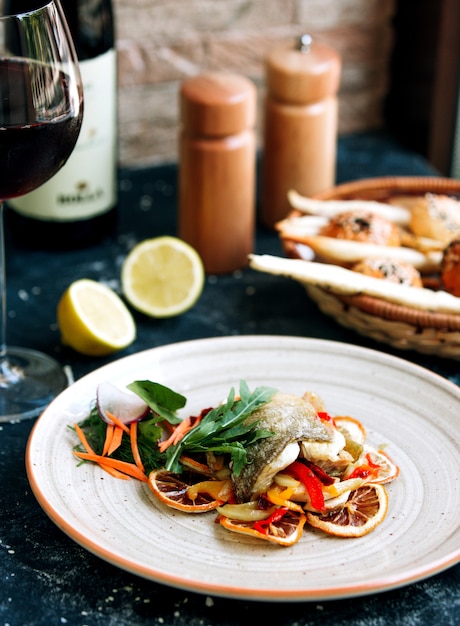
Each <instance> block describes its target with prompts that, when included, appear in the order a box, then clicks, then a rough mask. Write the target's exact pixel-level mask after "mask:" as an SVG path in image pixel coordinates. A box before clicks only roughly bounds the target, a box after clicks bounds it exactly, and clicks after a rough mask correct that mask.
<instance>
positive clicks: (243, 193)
mask: <svg viewBox="0 0 460 626" xmlns="http://www.w3.org/2000/svg"><path fill="white" fill-rule="evenodd" d="M180 108H181V123H182V127H181V132H180V145H179V216H178V221H179V236H180V237H181V238H182V239H184V240H185V241H187V242H188V243H189V244H191V245H192V246H193V247H194V248H195V249H196V250H197V251H198V253H199V254H200V256H201V258H202V260H203V264H204V267H205V270H206V272H207V273H215V274H221V273H227V272H231V271H233V270H236V269H240V268H242V267H244V266H246V265H247V263H248V254H249V253H250V252H252V249H253V241H254V222H255V170H256V139H255V131H254V125H255V119H256V89H255V85H254V84H253V83H252V82H251V81H250V80H248V79H247V78H245V77H243V76H239V75H236V74H228V73H223V72H210V73H206V74H202V75H200V76H197V77H195V78H191V79H189V80H187V81H185V82H184V83H183V84H182V85H181V89H180Z"/></svg>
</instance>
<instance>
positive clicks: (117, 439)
mask: <svg viewBox="0 0 460 626" xmlns="http://www.w3.org/2000/svg"><path fill="white" fill-rule="evenodd" d="M123 432H124V431H123V429H122V428H120V427H119V426H114V428H113V436H112V441H111V442H110V446H109V449H108V450H107V455H108V456H110V455H111V454H113V453H114V452H115V450H118V448H119V447H120V446H121V440H122V439H123Z"/></svg>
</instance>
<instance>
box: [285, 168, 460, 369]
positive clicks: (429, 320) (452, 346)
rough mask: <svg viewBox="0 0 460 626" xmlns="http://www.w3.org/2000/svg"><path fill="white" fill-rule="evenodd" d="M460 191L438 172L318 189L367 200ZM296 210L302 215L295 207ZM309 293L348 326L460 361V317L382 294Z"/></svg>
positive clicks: (292, 253) (334, 196) (291, 250)
mask: <svg viewBox="0 0 460 626" xmlns="http://www.w3.org/2000/svg"><path fill="white" fill-rule="evenodd" d="M428 192H431V193H437V194H448V195H460V180H453V179H447V178H434V177H385V178H371V179H365V180H360V181H353V182H350V183H345V184H342V185H338V186H337V187H334V188H333V189H331V190H328V191H326V192H322V193H320V194H316V196H315V198H319V199H321V200H350V199H358V198H359V199H364V200H375V201H379V202H386V201H388V200H389V199H390V198H391V197H392V196H396V195H402V194H404V195H405V194H414V195H421V194H425V193H428ZM291 214H292V215H300V212H299V211H296V210H294V211H292V213H291ZM283 245H284V248H285V251H286V254H287V256H289V257H292V258H300V253H299V252H298V249H297V245H296V244H295V243H293V242H288V241H285V242H283ZM306 289H307V293H308V294H309V296H310V297H311V298H312V299H313V300H314V301H315V302H316V303H317V305H318V307H319V308H320V310H321V311H322V312H323V313H325V314H326V315H329V316H331V317H333V318H335V320H336V321H337V322H338V323H339V324H341V325H342V326H345V327H346V328H351V329H353V330H355V331H356V332H358V333H359V334H361V335H364V336H366V337H370V338H372V339H374V340H376V341H379V342H384V343H387V344H390V345H391V346H393V347H395V348H399V349H403V350H416V351H417V352H420V353H423V354H432V355H436V356H439V357H445V358H451V359H457V360H460V316H459V315H447V314H444V313H431V312H425V311H420V310H418V309H413V308H409V307H405V306H400V305H396V304H392V303H390V302H387V301H384V300H381V299H379V298H375V297H371V296H365V295H356V296H343V295H339V294H334V293H331V292H330V291H325V290H324V289H321V288H320V287H316V286H313V285H308V286H306Z"/></svg>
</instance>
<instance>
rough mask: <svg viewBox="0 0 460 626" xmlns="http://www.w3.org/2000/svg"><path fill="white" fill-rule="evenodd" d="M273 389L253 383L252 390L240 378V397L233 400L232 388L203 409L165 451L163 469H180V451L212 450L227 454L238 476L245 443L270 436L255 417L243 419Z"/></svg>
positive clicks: (268, 395)
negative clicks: (211, 406) (197, 420)
mask: <svg viewBox="0 0 460 626" xmlns="http://www.w3.org/2000/svg"><path fill="white" fill-rule="evenodd" d="M275 393H276V389H272V388H271V387H257V388H256V389H255V390H254V391H253V392H252V393H251V391H250V390H249V387H248V385H247V383H246V382H244V381H241V382H240V393H239V395H240V398H239V399H237V400H235V391H234V389H233V388H232V389H231V390H230V393H229V395H228V398H227V401H226V402H225V403H224V404H222V405H219V406H218V407H216V408H214V409H212V410H211V411H209V413H207V414H206V415H205V416H204V418H203V419H202V420H201V422H200V423H199V424H198V425H197V426H196V427H195V428H193V429H192V430H190V431H189V432H188V433H186V434H185V435H184V437H183V438H182V439H181V440H180V441H179V443H178V444H176V445H173V446H171V447H170V448H168V449H167V451H166V464H165V469H167V470H169V471H171V472H174V473H180V472H181V471H182V466H181V464H180V461H179V459H180V457H181V456H182V454H185V453H187V454H199V453H203V452H214V453H216V454H230V457H231V461H232V464H233V465H232V471H233V473H234V474H235V476H238V475H239V473H240V472H241V469H242V468H243V466H244V465H245V463H246V457H247V452H246V447H247V446H249V445H251V444H253V443H254V442H255V441H258V440H259V439H264V438H266V437H270V436H271V435H272V434H273V433H272V432H271V431H269V430H264V429H259V428H257V423H258V422H257V421H253V422H251V423H247V422H246V420H247V418H248V417H249V415H250V414H251V413H252V412H253V411H255V410H256V409H258V408H259V407H260V406H262V405H263V404H266V403H267V402H269V400H271V398H272V397H273V395H274V394H275Z"/></svg>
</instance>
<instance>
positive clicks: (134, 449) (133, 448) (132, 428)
mask: <svg viewBox="0 0 460 626" xmlns="http://www.w3.org/2000/svg"><path fill="white" fill-rule="evenodd" d="M129 438H130V440H131V452H132V453H133V458H134V463H135V464H136V465H137V467H138V468H139V469H140V470H141V472H142V473H145V469H144V464H143V463H142V459H141V455H140V454H139V448H138V447H137V422H132V423H131V425H130V428H129Z"/></svg>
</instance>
